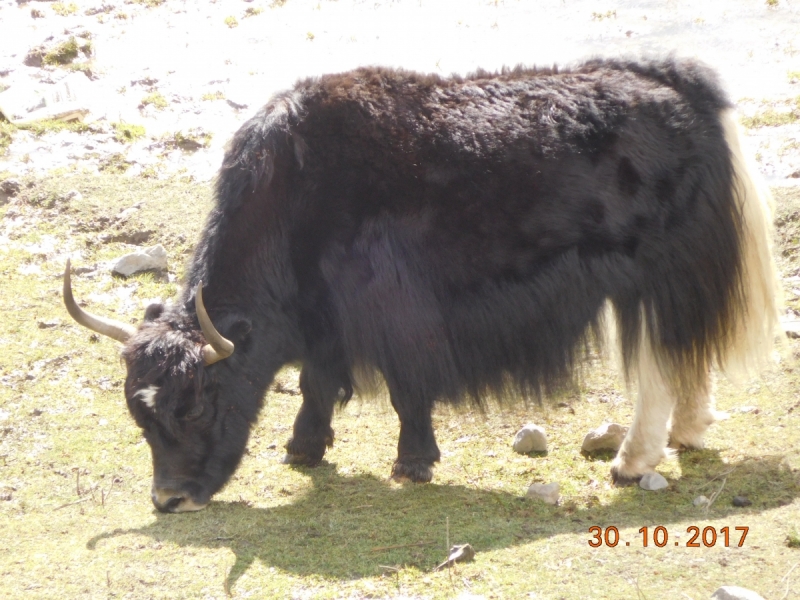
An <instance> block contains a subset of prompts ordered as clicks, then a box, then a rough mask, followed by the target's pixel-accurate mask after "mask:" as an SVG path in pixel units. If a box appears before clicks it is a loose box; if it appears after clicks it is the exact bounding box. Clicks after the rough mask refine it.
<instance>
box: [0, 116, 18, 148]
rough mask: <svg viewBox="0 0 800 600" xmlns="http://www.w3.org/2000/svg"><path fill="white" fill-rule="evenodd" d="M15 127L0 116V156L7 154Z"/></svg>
mask: <svg viewBox="0 0 800 600" xmlns="http://www.w3.org/2000/svg"><path fill="white" fill-rule="evenodd" d="M16 130H17V128H16V127H15V126H14V125H13V124H12V123H9V122H8V121H6V120H4V119H3V118H2V117H0V156H5V155H6V154H8V147H9V146H10V145H11V142H12V141H14V132H15V131H16Z"/></svg>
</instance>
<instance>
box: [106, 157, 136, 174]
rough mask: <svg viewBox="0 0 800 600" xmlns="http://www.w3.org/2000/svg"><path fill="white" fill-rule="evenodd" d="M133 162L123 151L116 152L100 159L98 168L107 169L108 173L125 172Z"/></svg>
mask: <svg viewBox="0 0 800 600" xmlns="http://www.w3.org/2000/svg"><path fill="white" fill-rule="evenodd" d="M132 164H133V163H131V162H130V161H129V160H128V159H127V158H125V155H124V154H123V153H121V152H116V153H114V154H111V155H109V156H107V157H105V158H103V159H102V160H101V161H100V165H99V166H98V169H99V170H100V171H105V172H106V173H124V172H125V171H127V170H128V169H129V168H130V166H131V165H132Z"/></svg>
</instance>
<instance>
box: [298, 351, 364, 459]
mask: <svg viewBox="0 0 800 600" xmlns="http://www.w3.org/2000/svg"><path fill="white" fill-rule="evenodd" d="M342 389H344V390H345V394H348V393H350V394H352V391H350V392H348V390H352V387H351V385H350V382H349V379H348V378H347V377H345V376H343V375H339V376H337V375H335V374H334V373H333V372H332V371H331V370H330V369H326V368H324V367H322V366H320V365H314V364H311V363H306V364H304V365H303V369H302V370H301V371H300V391H301V392H302V393H303V404H302V405H301V406H300V410H299V411H298V413H297V416H296V417H295V420H294V427H293V430H292V437H291V438H290V439H289V441H288V442H286V446H285V448H286V456H285V457H284V459H283V462H284V463H287V464H293V465H309V466H314V465H317V464H319V462H320V461H321V460H322V457H323V456H324V455H325V451H326V450H327V449H328V448H331V447H333V437H334V436H333V428H332V427H331V421H332V419H333V407H334V404H335V403H336V401H337V400H341V399H342V396H341V390H342Z"/></svg>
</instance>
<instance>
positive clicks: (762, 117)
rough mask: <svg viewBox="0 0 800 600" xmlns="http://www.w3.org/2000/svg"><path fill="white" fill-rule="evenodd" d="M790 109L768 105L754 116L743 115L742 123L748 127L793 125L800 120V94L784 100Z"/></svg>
mask: <svg viewBox="0 0 800 600" xmlns="http://www.w3.org/2000/svg"><path fill="white" fill-rule="evenodd" d="M783 104H784V105H785V106H787V108H788V110H777V109H776V108H775V107H774V106H766V107H765V108H763V109H761V110H759V111H758V112H756V113H755V114H754V115H752V116H743V117H742V118H741V122H742V125H743V126H744V127H747V128H748V129H753V128H755V127H778V126H780V125H791V124H792V123H796V122H798V121H800V96H797V97H796V98H794V99H790V100H786V101H784V102H783Z"/></svg>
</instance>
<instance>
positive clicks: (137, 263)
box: [111, 244, 167, 277]
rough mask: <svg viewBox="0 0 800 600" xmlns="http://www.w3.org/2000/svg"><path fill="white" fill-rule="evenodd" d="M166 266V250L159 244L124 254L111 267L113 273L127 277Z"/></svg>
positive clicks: (160, 269)
mask: <svg viewBox="0 0 800 600" xmlns="http://www.w3.org/2000/svg"><path fill="white" fill-rule="evenodd" d="M166 268H167V251H166V250H164V247H163V246H162V245H161V244H158V245H156V246H151V247H150V248H147V249H145V250H141V251H138V252H133V253H131V254H126V255H125V256H123V257H121V258H119V259H118V260H117V262H115V263H114V266H113V267H112V268H111V271H112V272H113V273H116V274H118V275H122V276H123V277H129V276H130V275H133V274H134V273H139V272H141V271H163V270H165V269H166Z"/></svg>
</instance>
